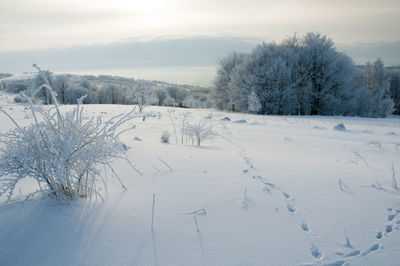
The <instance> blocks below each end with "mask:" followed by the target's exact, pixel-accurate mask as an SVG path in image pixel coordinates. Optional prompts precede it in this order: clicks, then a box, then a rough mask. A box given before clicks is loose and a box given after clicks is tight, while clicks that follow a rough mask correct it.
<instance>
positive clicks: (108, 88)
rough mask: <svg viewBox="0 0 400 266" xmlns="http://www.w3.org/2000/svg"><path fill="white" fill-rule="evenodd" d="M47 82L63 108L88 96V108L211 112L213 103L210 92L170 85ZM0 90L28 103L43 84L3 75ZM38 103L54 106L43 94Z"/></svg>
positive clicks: (77, 78) (36, 78)
mask: <svg viewBox="0 0 400 266" xmlns="http://www.w3.org/2000/svg"><path fill="white" fill-rule="evenodd" d="M44 73H45V76H46V78H47V79H48V80H49V83H50V85H51V86H52V88H53V90H54V91H55V92H56V94H57V101H58V102H59V103H62V104H76V102H77V99H79V98H80V97H82V96H84V95H87V97H86V98H85V99H84V103H85V104H139V105H141V106H143V105H159V106H171V107H172V106H173V107H187V108H211V107H213V101H212V99H211V97H210V95H211V94H210V89H208V88H202V87H196V86H189V85H177V84H169V83H166V82H161V81H147V80H135V79H131V78H123V77H116V76H105V75H100V76H90V75H69V74H57V75H56V74H53V73H51V72H49V71H44ZM1 77H3V79H0V89H1V90H4V91H7V92H11V93H17V94H18V95H17V96H16V97H15V101H16V102H23V101H25V100H26V97H24V96H25V95H27V96H30V95H31V93H32V92H33V91H34V90H35V89H36V88H38V87H39V86H40V85H42V84H43V79H42V77H41V76H40V75H36V74H26V75H22V76H21V77H18V76H15V77H13V76H12V75H11V74H0V78H1ZM36 100H37V101H40V102H42V103H43V104H51V97H49V95H48V94H46V91H45V90H41V91H40V93H39V94H37V96H36Z"/></svg>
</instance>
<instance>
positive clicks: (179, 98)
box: [166, 86, 187, 107]
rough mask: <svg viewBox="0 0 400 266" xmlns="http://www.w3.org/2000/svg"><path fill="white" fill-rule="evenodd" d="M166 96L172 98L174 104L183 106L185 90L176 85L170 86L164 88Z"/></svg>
mask: <svg viewBox="0 0 400 266" xmlns="http://www.w3.org/2000/svg"><path fill="white" fill-rule="evenodd" d="M166 90H167V93H168V96H169V97H170V98H172V99H173V100H174V102H175V105H176V106H179V107H183V103H182V102H183V100H184V99H185V97H186V95H187V91H186V90H185V89H183V88H180V87H178V86H170V87H167V88H166Z"/></svg>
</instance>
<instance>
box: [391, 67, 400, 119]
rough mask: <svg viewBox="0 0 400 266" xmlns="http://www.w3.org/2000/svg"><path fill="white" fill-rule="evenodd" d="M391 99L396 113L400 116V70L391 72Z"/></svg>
mask: <svg viewBox="0 0 400 266" xmlns="http://www.w3.org/2000/svg"><path fill="white" fill-rule="evenodd" d="M390 97H391V98H392V100H393V104H394V113H395V114H400V70H399V69H396V70H391V71H390Z"/></svg>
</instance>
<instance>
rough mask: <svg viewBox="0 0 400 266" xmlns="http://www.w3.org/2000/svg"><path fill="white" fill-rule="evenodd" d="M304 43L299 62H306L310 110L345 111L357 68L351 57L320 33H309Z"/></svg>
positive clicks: (330, 113)
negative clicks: (355, 68) (354, 71)
mask: <svg viewBox="0 0 400 266" xmlns="http://www.w3.org/2000/svg"><path fill="white" fill-rule="evenodd" d="M301 46H302V49H301V59H300V60H301V62H300V64H301V65H304V66H305V69H304V70H305V73H304V75H305V76H306V78H307V80H308V81H309V84H310V86H309V88H310V90H311V91H310V92H309V93H310V95H311V114H321V115H340V114H344V112H345V105H346V103H345V102H346V101H347V100H348V98H349V95H348V90H349V88H350V86H351V83H352V76H353V69H354V64H353V62H352V60H351V58H349V57H348V56H346V55H344V54H342V53H339V52H338V51H337V50H336V48H335V47H334V43H333V41H332V40H331V39H329V38H327V37H326V36H321V35H320V34H318V33H307V34H306V35H305V36H304V38H302V39H301Z"/></svg>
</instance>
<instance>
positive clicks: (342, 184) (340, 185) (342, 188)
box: [338, 179, 351, 192]
mask: <svg viewBox="0 0 400 266" xmlns="http://www.w3.org/2000/svg"><path fill="white" fill-rule="evenodd" d="M338 185H339V188H340V190H341V191H344V192H351V190H350V188H349V187H348V186H346V184H345V183H344V182H343V180H342V179H339V182H338Z"/></svg>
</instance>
